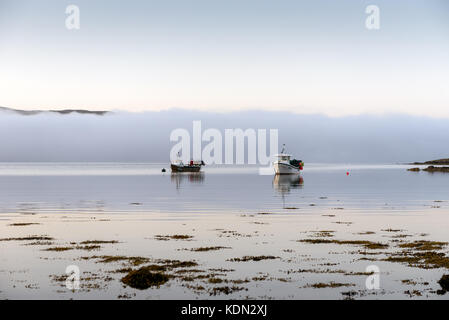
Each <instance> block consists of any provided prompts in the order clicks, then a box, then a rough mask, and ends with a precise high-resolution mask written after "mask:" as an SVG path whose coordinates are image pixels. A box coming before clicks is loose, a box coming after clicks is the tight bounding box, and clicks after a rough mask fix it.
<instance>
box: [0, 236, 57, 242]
mask: <svg viewBox="0 0 449 320" xmlns="http://www.w3.org/2000/svg"><path fill="white" fill-rule="evenodd" d="M43 240H48V241H50V240H54V238H52V237H48V236H27V237H19V238H2V239H0V241H43Z"/></svg>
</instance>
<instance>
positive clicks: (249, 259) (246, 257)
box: [227, 256, 279, 262]
mask: <svg viewBox="0 0 449 320" xmlns="http://www.w3.org/2000/svg"><path fill="white" fill-rule="evenodd" d="M273 259H279V257H275V256H244V257H242V258H232V259H228V260H227V261H232V262H247V261H262V260H273Z"/></svg>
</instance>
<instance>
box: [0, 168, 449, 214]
mask: <svg viewBox="0 0 449 320" xmlns="http://www.w3.org/2000/svg"><path fill="white" fill-rule="evenodd" d="M163 167H165V168H168V164H140V163H139V164H120V163H30V164H28V163H19V164H17V163H14V164H13V163H3V164H0V212H3V213H10V212H16V211H19V212H24V211H25V212H26V211H30V212H31V211H38V212H54V213H59V212H71V211H77V212H78V211H97V212H99V211H102V210H103V211H108V212H109V213H113V212H124V211H156V212H171V213H176V212H183V213H192V214H199V213H203V212H207V213H213V212H220V213H222V212H223V211H229V212H241V211H260V210H269V211H270V210H271V211H273V210H278V209H282V208H285V207H299V208H303V209H304V210H316V209H318V208H319V209H323V208H328V207H329V208H334V207H344V208H345V209H347V210H350V209H365V210H364V213H369V212H372V211H375V212H376V211H379V210H385V209H388V210H389V211H390V212H400V211H404V210H406V211H413V210H422V209H423V208H425V207H426V206H427V207H428V206H430V205H431V203H432V202H433V201H435V200H440V201H444V200H448V199H449V175H445V174H444V173H443V174H441V173H434V174H429V173H426V172H420V173H416V172H408V171H406V168H408V167H410V166H404V165H340V164H339V165H335V164H308V165H306V168H305V170H304V172H303V174H302V177H301V178H299V177H289V176H281V177H275V176H273V175H259V174H258V172H259V169H258V167H255V166H254V167H251V166H246V167H244V166H243V167H242V166H235V167H229V166H228V167H227V166H223V167H213V166H212V167H210V166H209V167H205V168H204V172H203V173H201V174H171V173H170V172H167V173H162V172H161V169H162V168H163ZM168 171H169V170H168ZM347 172H349V175H347V174H346V173H347ZM443 205H444V202H443Z"/></svg>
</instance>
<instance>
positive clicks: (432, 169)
mask: <svg viewBox="0 0 449 320" xmlns="http://www.w3.org/2000/svg"><path fill="white" fill-rule="evenodd" d="M423 171H427V172H449V167H435V166H428V167H427V168H426V169H423Z"/></svg>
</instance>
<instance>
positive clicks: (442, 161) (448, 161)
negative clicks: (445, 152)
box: [411, 158, 449, 165]
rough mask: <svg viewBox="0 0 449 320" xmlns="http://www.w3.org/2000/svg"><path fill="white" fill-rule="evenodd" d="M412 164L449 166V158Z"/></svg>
mask: <svg viewBox="0 0 449 320" xmlns="http://www.w3.org/2000/svg"><path fill="white" fill-rule="evenodd" d="M411 164H428V165H449V158H445V159H438V160H430V161H426V162H413V163H411Z"/></svg>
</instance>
